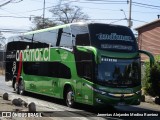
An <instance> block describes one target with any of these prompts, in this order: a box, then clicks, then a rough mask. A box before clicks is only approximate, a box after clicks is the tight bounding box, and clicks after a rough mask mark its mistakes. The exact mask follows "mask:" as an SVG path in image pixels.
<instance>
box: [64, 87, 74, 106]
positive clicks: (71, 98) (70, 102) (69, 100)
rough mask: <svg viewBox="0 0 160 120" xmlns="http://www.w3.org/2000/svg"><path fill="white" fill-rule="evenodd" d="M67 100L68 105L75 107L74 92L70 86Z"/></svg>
mask: <svg viewBox="0 0 160 120" xmlns="http://www.w3.org/2000/svg"><path fill="white" fill-rule="evenodd" d="M65 101H66V104H67V106H68V107H70V108H73V107H75V101H74V92H73V90H72V88H71V87H70V88H68V89H67V91H66V95H65Z"/></svg>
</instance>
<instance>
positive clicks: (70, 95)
mask: <svg viewBox="0 0 160 120" xmlns="http://www.w3.org/2000/svg"><path fill="white" fill-rule="evenodd" d="M73 102H74V97H73V92H72V91H70V92H68V94H67V104H68V105H69V106H71V105H72V104H73Z"/></svg>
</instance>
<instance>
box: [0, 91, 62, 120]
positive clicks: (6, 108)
mask: <svg viewBox="0 0 160 120" xmlns="http://www.w3.org/2000/svg"><path fill="white" fill-rule="evenodd" d="M36 110H37V111H43V108H40V107H37V106H36ZM17 111H18V112H24V113H27V112H28V108H26V107H24V106H21V107H18V106H15V105H13V104H12V100H3V95H2V94H0V120H62V119H60V118H51V117H42V118H40V117H28V118H27V117H24V118H23V117H22V118H20V117H12V118H11V117H1V115H2V112H17ZM18 112H17V113H18ZM42 116H43V115H42Z"/></svg>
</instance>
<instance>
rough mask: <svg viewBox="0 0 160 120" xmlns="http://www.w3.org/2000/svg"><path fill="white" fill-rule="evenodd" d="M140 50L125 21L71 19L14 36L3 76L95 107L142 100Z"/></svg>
mask: <svg viewBox="0 0 160 120" xmlns="http://www.w3.org/2000/svg"><path fill="white" fill-rule="evenodd" d="M140 53H145V54H147V55H148V56H149V57H150V60H151V63H153V56H152V55H151V54H150V53H148V52H145V51H140V50H138V46H137V41H136V39H135V37H134V35H133V33H132V31H131V30H130V29H129V28H128V27H125V26H119V25H110V24H102V23H72V24H66V25H61V26H57V27H51V28H47V29H42V30H37V31H31V32H28V33H24V34H21V35H18V36H14V37H10V38H9V40H8V44H7V46H6V74H5V80H6V81H9V80H12V86H13V88H14V90H15V91H16V92H17V93H18V94H24V93H25V92H26V91H28V92H33V93H38V94H42V95H47V96H52V97H55V98H60V99H64V100H65V101H66V104H67V106H69V107H73V106H74V105H75V103H76V102H77V103H83V104H88V105H92V106H104V105H117V104H129V105H138V104H140V98H141V64H140Z"/></svg>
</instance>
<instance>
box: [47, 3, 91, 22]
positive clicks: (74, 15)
mask: <svg viewBox="0 0 160 120" xmlns="http://www.w3.org/2000/svg"><path fill="white" fill-rule="evenodd" d="M50 12H51V13H52V14H53V17H55V19H56V20H57V21H58V22H61V23H64V24H67V23H73V22H78V21H86V20H87V19H88V18H89V16H88V15H86V14H84V13H83V12H82V9H81V8H79V7H78V6H71V5H70V4H64V5H57V7H55V8H53V9H51V10H50Z"/></svg>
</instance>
